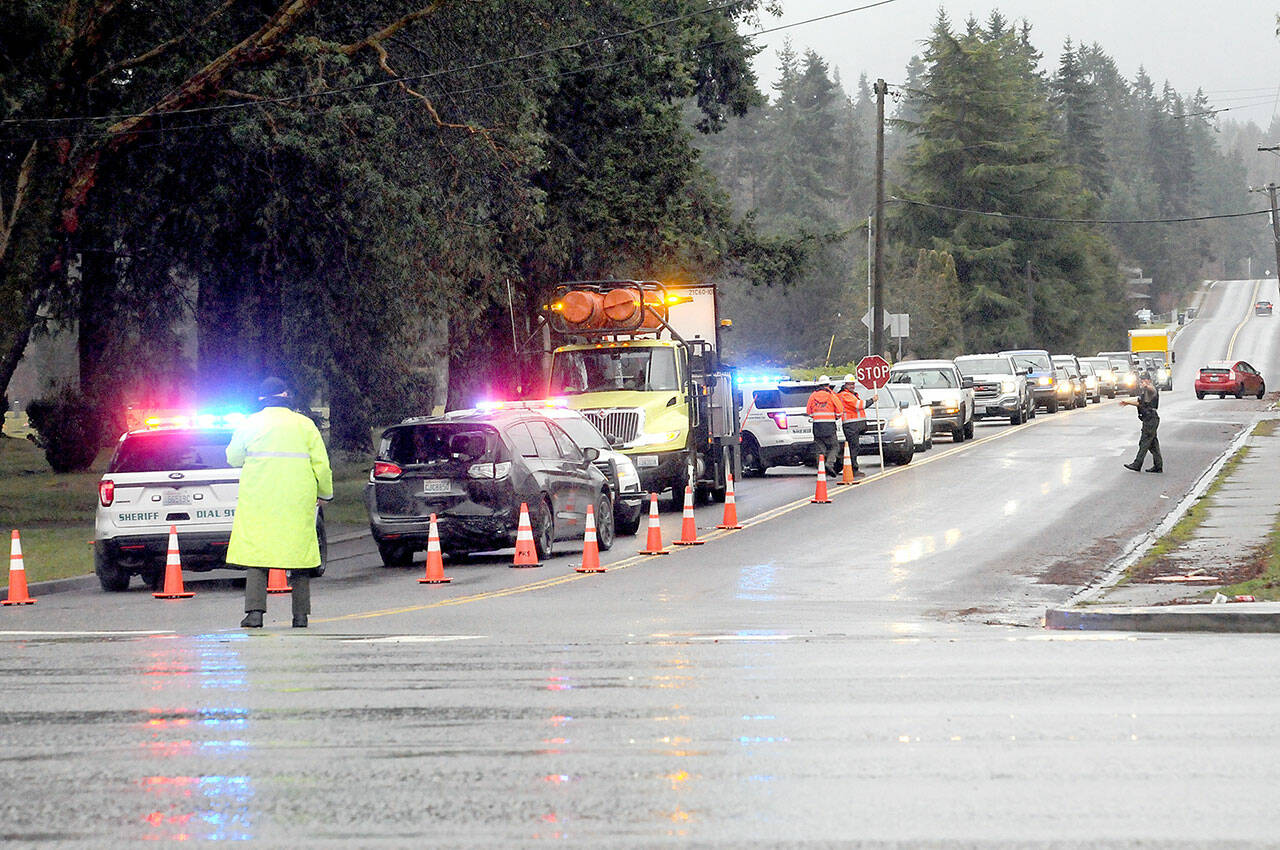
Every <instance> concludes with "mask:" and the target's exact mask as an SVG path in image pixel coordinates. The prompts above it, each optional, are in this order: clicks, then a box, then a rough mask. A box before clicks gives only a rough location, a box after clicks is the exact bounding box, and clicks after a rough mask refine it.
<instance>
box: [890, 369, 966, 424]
mask: <svg viewBox="0 0 1280 850" xmlns="http://www.w3.org/2000/svg"><path fill="white" fill-rule="evenodd" d="M889 383H891V384H911V385H912V386H914V387H915V388H916V389H917V390H919V391H920V395H921V397H923V398H924V400H925V402H927V403H928V405H929V406H930V407H931V408H933V433H934V434H935V435H937V434H938V433H939V432H940V431H950V432H951V439H952V440H953V441H954V442H957V443H962V442H964V441H965V440H969V439H972V438H973V381H972V380H970V379H969V378H966V377H964V376H962V375H961V374H960V370H959V369H957V368H956V364H955V363H954V362H952V361H950V360H907V361H904V362H902V363H895V364H893V368H892V369H890V370H889Z"/></svg>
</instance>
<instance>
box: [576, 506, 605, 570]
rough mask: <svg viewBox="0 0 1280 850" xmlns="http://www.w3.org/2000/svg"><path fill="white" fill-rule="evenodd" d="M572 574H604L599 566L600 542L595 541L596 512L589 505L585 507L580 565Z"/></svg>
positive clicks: (602, 568)
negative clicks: (585, 528)
mask: <svg viewBox="0 0 1280 850" xmlns="http://www.w3.org/2000/svg"><path fill="white" fill-rule="evenodd" d="M574 572H579V573H602V572H604V567H602V566H600V541H599V540H597V539H596V511H595V508H593V507H592V506H591V505H587V530H586V531H585V532H583V534H582V563H581V564H580V565H579V566H578V569H576V570H574Z"/></svg>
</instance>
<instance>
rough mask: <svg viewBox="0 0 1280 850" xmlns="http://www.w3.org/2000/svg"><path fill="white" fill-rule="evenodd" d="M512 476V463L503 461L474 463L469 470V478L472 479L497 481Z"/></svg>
mask: <svg viewBox="0 0 1280 850" xmlns="http://www.w3.org/2000/svg"><path fill="white" fill-rule="evenodd" d="M510 474H511V462H510V461H503V462H502V463H473V464H471V467H470V468H469V469H468V470H467V476H468V477H470V478H492V479H494V480H497V479H501V478H506V477H507V476H508V475H510Z"/></svg>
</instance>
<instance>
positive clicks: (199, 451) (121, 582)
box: [93, 413, 327, 591]
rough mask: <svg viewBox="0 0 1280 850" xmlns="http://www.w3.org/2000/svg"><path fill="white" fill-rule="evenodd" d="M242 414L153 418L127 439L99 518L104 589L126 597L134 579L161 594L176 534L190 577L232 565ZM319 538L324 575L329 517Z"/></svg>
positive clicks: (104, 483) (102, 486)
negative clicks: (234, 443)
mask: <svg viewBox="0 0 1280 850" xmlns="http://www.w3.org/2000/svg"><path fill="white" fill-rule="evenodd" d="M243 420H244V415H243V414H234V413H233V414H226V415H181V416H171V415H169V416H151V417H148V418H147V419H145V421H144V422H143V424H142V427H138V428H133V429H131V430H129V431H127V432H126V433H125V434H124V435H122V436H121V437H120V440H119V442H118V443H117V444H116V450H115V453H114V454H113V455H112V457H111V463H110V464H109V465H108V467H107V471H106V473H105V474H104V475H103V476H102V480H101V481H99V482H98V509H97V515H96V517H95V519H94V534H93V567H94V572H95V573H97V575H98V581H99V582H100V583H101V585H102V589H103V590H109V591H123V590H127V589H128V587H129V580H130V578H131V577H132V576H135V575H138V576H141V577H142V579H143V581H144V582H146V583H147V584H148V585H150V586H151V587H152V588H154V589H159V587H160V585H161V583H162V582H163V581H164V570H165V559H166V554H167V552H168V549H169V528H170V526H172V527H174V528H175V529H176V530H177V533H178V550H179V552H180V553H181V558H182V568H183V569H184V570H197V571H205V570H212V569H218V568H221V567H225V566H227V563H226V554H227V544H228V543H230V541H231V524H232V521H233V520H234V518H235V513H236V498H237V496H238V495H239V491H240V470H239V469H238V468H236V467H233V466H231V465H229V464H228V463H227V444H228V443H230V442H231V435H232V433H233V432H234V431H235V428H236V426H237V425H239V424H240V422H242V421H243ZM316 536H317V538H318V539H319V543H320V560H321V566H320V568H319V569H318V570H316V571H315V573H314V574H315V575H322V574H323V573H324V558H325V553H326V548H327V547H326V545H325V531H324V514H323V513H322V512H321V511H319V509H317V512H316Z"/></svg>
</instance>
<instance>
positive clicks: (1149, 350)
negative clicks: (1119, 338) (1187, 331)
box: [1129, 328, 1175, 391]
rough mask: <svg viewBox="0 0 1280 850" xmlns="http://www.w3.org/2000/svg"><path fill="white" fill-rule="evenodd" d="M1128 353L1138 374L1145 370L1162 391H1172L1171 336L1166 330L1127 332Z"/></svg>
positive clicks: (1143, 329)
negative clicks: (1135, 365) (1134, 361)
mask: <svg viewBox="0 0 1280 850" xmlns="http://www.w3.org/2000/svg"><path fill="white" fill-rule="evenodd" d="M1129 351H1130V352H1131V353H1132V354H1133V357H1134V359H1135V360H1136V361H1137V369H1138V371H1139V372H1141V371H1142V370H1144V369H1145V370H1147V371H1149V372H1151V373H1152V375H1151V379H1152V381H1153V382H1154V383H1155V385H1156V386H1158V387H1159V388H1160V389H1162V390H1170V391H1172V390H1173V362H1174V359H1175V358H1174V351H1173V334H1172V333H1171V331H1170V329H1168V328H1135V329H1133V330H1131V331H1129Z"/></svg>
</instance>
